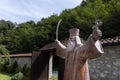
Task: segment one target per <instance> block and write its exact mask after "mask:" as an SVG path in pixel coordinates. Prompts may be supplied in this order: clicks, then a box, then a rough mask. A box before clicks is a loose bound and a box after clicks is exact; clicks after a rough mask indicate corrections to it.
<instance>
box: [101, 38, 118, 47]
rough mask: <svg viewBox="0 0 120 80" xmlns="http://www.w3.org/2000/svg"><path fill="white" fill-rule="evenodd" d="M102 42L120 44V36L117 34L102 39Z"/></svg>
mask: <svg viewBox="0 0 120 80" xmlns="http://www.w3.org/2000/svg"><path fill="white" fill-rule="evenodd" d="M101 43H102V44H103V45H116V44H120V36H116V37H113V38H107V39H101Z"/></svg>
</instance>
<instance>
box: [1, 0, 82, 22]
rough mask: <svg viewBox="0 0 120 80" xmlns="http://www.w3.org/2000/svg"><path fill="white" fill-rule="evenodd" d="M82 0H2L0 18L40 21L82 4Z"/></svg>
mask: <svg viewBox="0 0 120 80" xmlns="http://www.w3.org/2000/svg"><path fill="white" fill-rule="evenodd" d="M81 1H82V0H1V2H0V20H1V19H4V20H10V21H12V22H17V23H21V22H26V21H29V20H34V21H35V22H37V21H39V20H40V19H41V18H43V17H48V16H50V15H52V14H60V13H61V12H62V10H64V9H68V8H74V7H76V6H77V5H80V3H81Z"/></svg>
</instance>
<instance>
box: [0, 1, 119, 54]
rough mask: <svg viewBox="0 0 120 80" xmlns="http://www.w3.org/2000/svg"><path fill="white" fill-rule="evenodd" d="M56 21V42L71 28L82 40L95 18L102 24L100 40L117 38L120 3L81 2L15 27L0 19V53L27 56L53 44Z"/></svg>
mask: <svg viewBox="0 0 120 80" xmlns="http://www.w3.org/2000/svg"><path fill="white" fill-rule="evenodd" d="M60 19H62V22H61V24H60V28H59V40H64V39H66V38H68V36H69V33H68V30H69V29H70V28H73V27H75V28H79V29H80V37H81V38H83V39H84V40H86V39H87V38H88V36H89V35H90V33H91V32H92V26H93V25H94V21H95V20H96V19H100V20H101V21H102V22H103V25H102V26H101V27H100V29H101V31H102V32H103V36H102V39H105V38H111V37H115V36H120V0H86V1H84V0H83V1H82V3H81V4H80V5H78V6H76V7H75V8H72V9H65V10H63V11H61V13H60V14H59V15H58V14H53V15H50V16H49V17H47V18H42V19H41V20H40V21H38V22H37V23H35V22H34V21H33V20H30V21H27V22H24V23H20V24H17V25H16V24H15V23H13V22H11V21H6V20H0V53H1V54H3V53H6V52H8V53H11V54H13V53H29V52H32V51H33V50H37V49H40V48H41V47H43V46H44V45H45V44H47V43H50V42H54V40H55V32H56V26H57V23H58V21H59V20H60ZM3 51H6V52H3Z"/></svg>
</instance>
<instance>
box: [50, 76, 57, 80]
mask: <svg viewBox="0 0 120 80" xmlns="http://www.w3.org/2000/svg"><path fill="white" fill-rule="evenodd" d="M50 80H58V79H57V77H56V76H52V77H51V78H50Z"/></svg>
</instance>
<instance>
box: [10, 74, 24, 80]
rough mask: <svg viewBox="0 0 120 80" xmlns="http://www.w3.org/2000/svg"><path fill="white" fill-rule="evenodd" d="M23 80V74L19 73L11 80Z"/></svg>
mask: <svg viewBox="0 0 120 80" xmlns="http://www.w3.org/2000/svg"><path fill="white" fill-rule="evenodd" d="M23 78H24V75H23V73H21V72H19V73H17V74H15V75H14V76H12V78H11V80H23Z"/></svg>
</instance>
